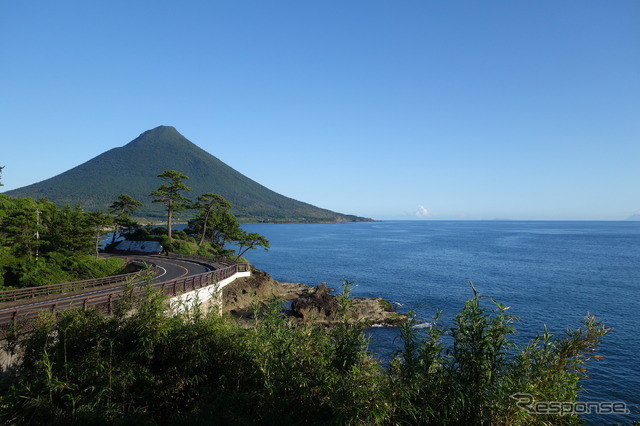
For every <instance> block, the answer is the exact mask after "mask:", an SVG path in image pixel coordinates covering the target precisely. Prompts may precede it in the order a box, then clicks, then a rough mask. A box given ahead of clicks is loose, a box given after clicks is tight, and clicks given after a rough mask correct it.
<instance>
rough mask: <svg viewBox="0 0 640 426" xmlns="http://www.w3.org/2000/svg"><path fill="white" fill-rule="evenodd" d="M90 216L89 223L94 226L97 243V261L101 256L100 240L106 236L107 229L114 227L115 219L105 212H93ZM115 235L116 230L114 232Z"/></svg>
mask: <svg viewBox="0 0 640 426" xmlns="http://www.w3.org/2000/svg"><path fill="white" fill-rule="evenodd" d="M88 215H89V219H88V221H89V223H90V224H91V225H92V226H93V231H94V235H95V242H96V245H95V249H96V259H97V258H98V256H99V254H100V239H101V237H102V235H103V234H104V231H105V229H106V228H108V227H109V226H111V225H113V223H114V218H113V217H111V216H109V215H108V214H106V213H103V212H91V213H88ZM114 235H115V230H114Z"/></svg>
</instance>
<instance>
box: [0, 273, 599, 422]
mask: <svg viewBox="0 0 640 426" xmlns="http://www.w3.org/2000/svg"><path fill="white" fill-rule="evenodd" d="M348 284H349V283H345V291H344V292H343V293H342V295H341V296H340V300H341V311H342V312H343V313H346V312H347V310H348V308H349V305H350V303H351V299H350V298H349V296H348V294H349V291H348ZM473 291H474V294H473V297H472V298H471V299H470V300H469V301H468V302H467V303H466V305H465V306H464V308H463V309H462V311H461V312H460V313H459V314H458V315H457V316H456V317H455V319H454V322H453V323H454V326H453V327H452V328H451V329H445V328H443V327H442V326H441V325H440V323H439V318H436V319H435V320H434V322H433V325H432V327H430V328H429V329H426V330H425V329H418V328H415V327H414V325H415V322H416V320H415V317H412V320H411V321H409V322H408V323H407V324H405V325H404V326H403V327H402V329H401V336H400V337H401V341H402V342H401V343H402V344H401V349H400V350H399V351H398V353H397V354H396V355H395V357H394V359H393V360H392V361H391V362H390V364H389V365H388V366H387V367H383V366H382V364H381V363H380V362H379V361H378V360H376V359H375V358H373V357H372V356H371V354H370V353H369V352H368V350H367V340H366V338H365V336H364V334H363V325H362V324H358V323H355V324H354V323H350V322H347V321H346V320H345V321H343V322H342V323H340V324H339V325H338V326H337V327H335V328H323V327H320V326H317V325H314V324H311V323H303V324H293V323H290V322H289V321H287V319H286V317H285V316H284V315H283V314H282V313H281V312H280V308H279V305H278V303H273V304H268V305H266V306H256V308H257V309H258V314H257V315H256V318H255V319H254V320H253V326H252V327H249V328H246V327H241V326H239V325H238V324H237V323H236V322H234V321H233V320H231V319H229V318H221V317H217V316H211V315H205V314H203V313H202V312H190V313H187V314H182V315H177V316H167V315H166V313H165V306H166V305H165V302H164V300H163V297H161V296H160V295H159V294H157V293H155V292H154V291H152V290H150V289H149V290H148V292H147V293H146V295H145V297H144V298H142V299H140V300H131V299H126V301H125V302H124V303H123V305H121V306H120V308H119V309H118V311H117V313H116V315H114V316H105V315H102V314H100V313H97V312H95V311H92V310H84V311H83V310H77V311H71V312H66V313H64V315H63V317H62V319H61V320H60V321H59V322H56V321H54V320H53V318H51V317H48V316H43V317H41V318H40V320H39V322H38V324H37V327H36V329H35V331H34V332H33V333H32V334H31V335H30V336H29V337H28V338H27V339H26V340H24V341H23V342H21V343H20V345H21V353H22V355H21V364H20V365H19V367H17V368H16V369H15V370H14V371H11V372H10V375H8V376H7V377H6V378H5V379H4V380H3V382H2V383H1V384H0V389H1V390H0V395H2V397H0V398H1V399H0V422H2V423H3V424H43V423H48V424H136V425H138V424H187V423H188V424H229V425H245V424H383V425H386V424H407V425H415V424H549V423H553V424H576V423H580V422H581V419H580V418H578V417H575V416H563V417H561V416H548V415H546V416H541V415H532V414H529V413H528V412H527V411H525V410H523V409H520V408H518V407H517V406H516V405H515V404H514V402H515V401H514V400H513V399H512V398H510V395H513V394H515V393H527V394H530V395H532V396H533V397H534V398H535V399H536V400H539V401H574V400H575V399H576V396H577V394H578V391H579V389H580V380H581V379H582V378H583V377H584V376H585V371H586V370H585V368H584V367H585V363H586V362H587V361H588V360H589V359H591V358H594V357H595V350H596V347H597V345H598V344H599V343H600V341H601V339H602V337H603V336H604V335H605V334H606V333H607V328H605V327H604V326H603V325H602V323H599V322H597V321H596V320H595V319H594V318H592V317H588V318H586V319H585V321H584V326H583V327H582V328H580V329H578V330H573V331H569V332H568V333H567V335H566V336H564V337H556V336H552V335H550V334H549V333H548V332H546V330H545V332H544V334H542V335H541V336H539V337H538V338H537V339H536V340H534V341H533V342H531V343H530V344H528V345H526V346H524V347H516V345H514V343H513V342H512V340H511V336H512V334H513V333H514V329H513V327H512V323H513V321H514V317H512V316H510V315H508V314H507V313H506V312H507V308H506V307H504V306H503V305H501V304H499V303H494V304H490V307H486V306H484V305H485V304H486V302H487V301H486V300H484V299H483V298H482V297H481V296H480V295H479V294H477V293H476V292H475V289H473ZM491 306H492V307H491Z"/></svg>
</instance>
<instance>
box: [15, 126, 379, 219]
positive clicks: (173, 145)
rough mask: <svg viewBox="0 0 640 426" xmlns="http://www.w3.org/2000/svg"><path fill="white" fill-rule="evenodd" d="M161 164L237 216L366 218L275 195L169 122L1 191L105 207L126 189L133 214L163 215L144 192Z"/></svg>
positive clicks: (153, 182) (155, 181)
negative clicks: (51, 173)
mask: <svg viewBox="0 0 640 426" xmlns="http://www.w3.org/2000/svg"><path fill="white" fill-rule="evenodd" d="M165 170H177V171H179V172H181V173H183V174H185V175H187V176H189V179H188V180H186V181H185V183H186V184H187V185H188V186H189V187H191V189H192V191H191V192H190V193H185V194H184V195H185V196H187V197H189V198H191V199H195V198H197V197H198V196H199V195H201V194H203V193H206V192H213V193H215V194H220V195H222V196H223V197H224V198H226V199H227V200H228V201H230V202H231V203H232V204H233V212H234V214H235V215H236V216H237V217H238V218H239V219H240V220H241V221H243V222H350V221H370V220H371V219H367V218H362V217H357V216H352V215H344V214H341V213H335V212H332V211H330V210H326V209H321V208H318V207H315V206H312V205H310V204H307V203H303V202H301V201H297V200H294V199H292V198H288V197H285V196H283V195H280V194H278V193H276V192H274V191H272V190H270V189H268V188H266V187H264V186H262V185H260V184H259V183H257V182H255V181H253V180H251V179H249V178H248V177H246V176H244V175H243V174H241V173H239V172H237V171H236V170H234V169H233V168H231V167H229V166H228V165H226V164H225V163H223V162H222V161H220V160H219V159H218V158H216V157H214V156H213V155H211V154H209V153H208V152H206V151H204V150H203V149H201V148H199V147H198V146H196V145H195V144H193V143H192V142H190V141H189V140H187V139H186V138H185V137H184V136H182V135H181V134H180V133H179V132H178V131H177V130H176V129H175V128H173V127H170V126H160V127H156V128H155V129H152V130H148V131H146V132H144V133H142V134H141V135H140V136H139V137H137V138H136V139H134V140H133V141H131V142H130V143H128V144H127V145H125V146H123V147H120V148H113V149H111V150H109V151H107V152H104V153H102V154H100V155H98V156H97V157H95V158H93V159H91V160H89V161H87V162H86V163H84V164H81V165H79V166H77V167H74V168H73V169H70V170H68V171H66V172H64V173H61V174H59V175H57V176H54V177H52V178H50V179H47V180H44V181H42V182H39V183H34V184H32V185H28V186H24V187H22V188H18V189H14V190H12V191H7V192H6V194H7V195H9V196H11V197H14V198H17V197H31V198H36V199H37V198H46V199H48V200H50V201H53V202H54V203H56V204H57V205H59V206H63V205H65V204H70V205H76V204H80V205H82V206H83V207H84V208H85V209H86V210H91V211H98V210H100V211H106V210H107V208H108V206H109V205H110V204H111V203H112V202H113V201H115V200H116V198H117V197H118V195H120V194H128V195H131V196H132V197H134V198H135V199H136V200H138V201H141V202H142V203H143V204H144V206H143V207H142V208H141V209H140V211H139V212H138V215H139V216H141V217H146V218H150V219H153V218H158V219H159V218H162V217H164V206H162V205H160V204H157V203H152V202H151V198H150V197H149V192H151V191H153V190H155V189H157V188H158V187H159V186H160V185H161V184H162V183H163V182H162V181H161V180H160V179H159V178H158V177H157V176H158V175H159V174H161V173H162V172H164V171H165Z"/></svg>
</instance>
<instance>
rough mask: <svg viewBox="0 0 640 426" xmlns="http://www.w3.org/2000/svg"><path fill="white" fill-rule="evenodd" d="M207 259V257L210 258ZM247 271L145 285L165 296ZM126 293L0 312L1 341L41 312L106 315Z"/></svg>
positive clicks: (239, 267)
mask: <svg viewBox="0 0 640 426" xmlns="http://www.w3.org/2000/svg"><path fill="white" fill-rule="evenodd" d="M209 259H210V258H209ZM249 268H250V265H249V264H248V263H234V264H232V265H230V266H227V267H225V268H222V269H216V270H214V271H209V272H205V273H202V274H197V275H191V276H188V277H184V278H179V279H175V280H170V281H163V282H159V283H151V284H148V285H149V286H151V287H153V288H157V289H159V290H160V291H161V292H162V293H163V294H165V295H167V296H177V295H178V294H182V293H186V292H189V291H193V290H197V289H199V288H202V287H206V286H209V285H212V284H215V283H217V282H220V281H222V280H224V279H226V278H229V277H231V276H233V275H235V274H236V273H237V272H246V271H248V270H249ZM144 291H145V286H138V287H135V288H134V289H133V290H132V293H133V296H134V297H135V296H138V295H140V294H142V293H143V292H144ZM124 295H125V290H123V289H118V290H114V291H111V292H106V291H105V292H103V293H100V294H93V295H89V296H86V295H85V296H83V295H78V296H71V297H69V298H66V299H64V300H61V299H58V300H54V301H51V302H45V303H39V304H37V305H32V306H21V307H17V308H15V309H11V310H6V311H4V312H0V338H2V337H4V336H5V335H6V333H7V331H8V330H9V328H10V327H11V325H12V324H17V323H20V325H21V327H20V328H21V329H22V332H24V331H27V330H28V328H29V327H30V325H31V324H32V321H33V320H34V319H35V318H36V317H37V316H38V315H39V314H40V312H43V311H50V312H52V313H53V314H59V313H60V312H61V311H66V310H70V309H78V308H82V309H87V308H92V307H94V308H96V309H98V310H100V311H102V312H105V313H107V314H111V313H113V310H114V308H115V304H116V303H117V302H118V301H119V300H120V299H122V298H123V297H124Z"/></svg>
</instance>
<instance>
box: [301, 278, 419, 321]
mask: <svg viewBox="0 0 640 426" xmlns="http://www.w3.org/2000/svg"><path fill="white" fill-rule="evenodd" d="M331 292H332V290H331V289H330V288H329V287H327V284H326V283H322V284H320V285H319V286H317V287H315V288H314V289H313V290H311V291H309V292H307V294H304V295H301V296H299V297H298V298H296V299H295V300H294V301H293V302H292V303H291V314H292V315H293V316H294V317H295V318H299V319H301V320H304V321H314V322H319V323H321V324H325V325H334V324H336V323H338V322H341V321H342V318H341V315H340V302H339V300H338V296H335V295H332V294H331ZM346 317H347V319H348V320H350V321H362V322H365V323H366V324H368V325H373V324H387V325H399V324H401V323H402V322H404V321H406V319H407V315H406V314H402V313H399V312H395V311H394V310H393V308H392V305H391V303H389V302H387V301H386V300H384V299H382V298H380V297H373V298H354V299H351V307H350V309H349V311H348V312H347V314H346Z"/></svg>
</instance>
